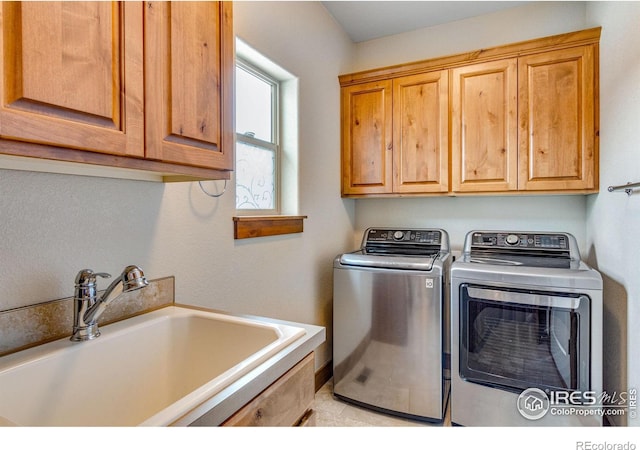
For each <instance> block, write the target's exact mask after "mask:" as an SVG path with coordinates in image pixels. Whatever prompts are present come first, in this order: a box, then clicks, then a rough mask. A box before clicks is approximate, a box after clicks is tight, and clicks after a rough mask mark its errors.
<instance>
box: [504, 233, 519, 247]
mask: <svg viewBox="0 0 640 450" xmlns="http://www.w3.org/2000/svg"><path fill="white" fill-rule="evenodd" d="M504 241H505V242H506V243H507V244H509V245H516V244H518V242H520V238H519V237H518V235H516V234H510V235H508V236H507V237H506V238H505V240H504Z"/></svg>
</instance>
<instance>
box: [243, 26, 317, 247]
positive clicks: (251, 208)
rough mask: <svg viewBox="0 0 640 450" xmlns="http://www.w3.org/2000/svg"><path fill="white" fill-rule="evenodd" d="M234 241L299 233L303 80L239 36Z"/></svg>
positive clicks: (302, 217) (301, 227) (300, 224)
mask: <svg viewBox="0 0 640 450" xmlns="http://www.w3.org/2000/svg"><path fill="white" fill-rule="evenodd" d="M236 61H237V63H236V168H235V172H234V176H235V187H236V215H237V216H239V217H234V218H233V221H234V237H235V239H245V238H253V237H262V236H272V235H278V234H290V233H300V232H302V231H303V220H304V219H306V216H301V215H298V79H297V78H296V77H295V76H294V75H292V74H291V73H289V72H288V71H286V70H285V69H283V68H282V67H280V66H278V65H277V64H275V63H274V62H272V61H270V60H269V59H268V58H266V57H264V56H263V55H261V54H260V53H259V52H257V51H256V50H254V49H253V48H251V47H249V46H248V45H247V44H246V43H244V42H243V41H242V40H241V39H238V38H236Z"/></svg>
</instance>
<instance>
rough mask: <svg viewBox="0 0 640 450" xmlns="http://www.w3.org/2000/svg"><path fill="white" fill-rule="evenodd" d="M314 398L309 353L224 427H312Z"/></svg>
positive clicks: (238, 412) (312, 362) (313, 380)
mask: <svg viewBox="0 0 640 450" xmlns="http://www.w3.org/2000/svg"><path fill="white" fill-rule="evenodd" d="M314 396H315V375H314V356H313V353H310V354H308V355H307V356H306V357H305V358H304V359H303V360H302V361H300V362H299V363H298V364H296V365H295V366H294V367H293V368H291V369H290V370H289V371H288V372H287V373H285V374H284V375H282V377H280V378H279V379H278V380H276V381H275V382H274V383H273V384H272V385H271V386H269V387H268V388H267V389H265V390H264V391H263V392H261V393H260V394H259V395H258V396H257V397H255V398H254V399H253V400H252V401H251V402H249V403H248V404H246V405H245V406H244V407H242V408H241V409H240V410H239V411H237V412H236V413H235V414H234V415H232V416H231V417H230V418H229V419H227V420H226V421H225V422H224V423H223V424H222V426H235V427H238V426H240V427H258V426H261V427H282V426H284V427H290V426H313V424H314V423H315V418H313V414H312V410H311V407H312V405H313V399H314Z"/></svg>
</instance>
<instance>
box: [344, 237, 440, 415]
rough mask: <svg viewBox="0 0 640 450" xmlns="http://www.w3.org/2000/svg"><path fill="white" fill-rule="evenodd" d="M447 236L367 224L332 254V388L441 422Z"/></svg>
mask: <svg viewBox="0 0 640 450" xmlns="http://www.w3.org/2000/svg"><path fill="white" fill-rule="evenodd" d="M450 260H451V257H450V252H449V236H448V235H447V233H446V232H445V231H444V230H441V229H399V228H393V229H391V228H369V229H368V230H366V231H365V233H364V237H363V240H362V245H361V248H360V249H359V250H357V251H356V252H353V253H346V254H343V255H340V256H338V257H337V258H336V259H335V261H334V266H333V267H334V270H333V275H334V289H333V294H334V295H333V380H334V395H335V396H336V397H337V398H340V399H343V400H345V401H349V402H352V403H355V404H358V405H360V406H364V407H367V408H371V409H375V410H378V411H382V412H385V413H389V414H394V415H398V416H403V417H408V418H413V419H418V420H425V421H434V422H439V421H442V419H443V417H444V412H445V406H446V395H447V393H448V379H445V364H444V361H443V360H444V359H445V352H446V351H448V328H446V327H445V326H444V324H448V323H449V318H448V314H447V313H448V308H447V298H448V295H447V292H448V270H449V267H450Z"/></svg>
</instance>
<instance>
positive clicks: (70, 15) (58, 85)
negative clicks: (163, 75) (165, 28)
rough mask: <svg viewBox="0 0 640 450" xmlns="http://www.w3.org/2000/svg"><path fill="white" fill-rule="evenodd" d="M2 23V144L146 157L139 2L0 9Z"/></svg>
mask: <svg viewBox="0 0 640 450" xmlns="http://www.w3.org/2000/svg"><path fill="white" fill-rule="evenodd" d="M0 16H1V17H0V21H1V22H2V32H1V33H0V39H2V43H1V44H0V70H1V71H2V80H3V83H2V85H1V87H0V89H1V94H0V95H1V97H2V105H1V106H0V135H2V137H3V138H4V139H10V140H15V141H22V142H34V143H39V144H47V145H53V146H61V147H67V148H75V149H82V150H89V151H93V152H101V153H109V154H114V155H127V156H137V157H142V156H144V129H143V121H144V119H143V67H142V55H143V50H142V49H143V47H142V46H143V41H142V33H143V29H142V4H141V3H138V2H122V3H111V2H2V3H1V4H0ZM125 86H126V95H125Z"/></svg>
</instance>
